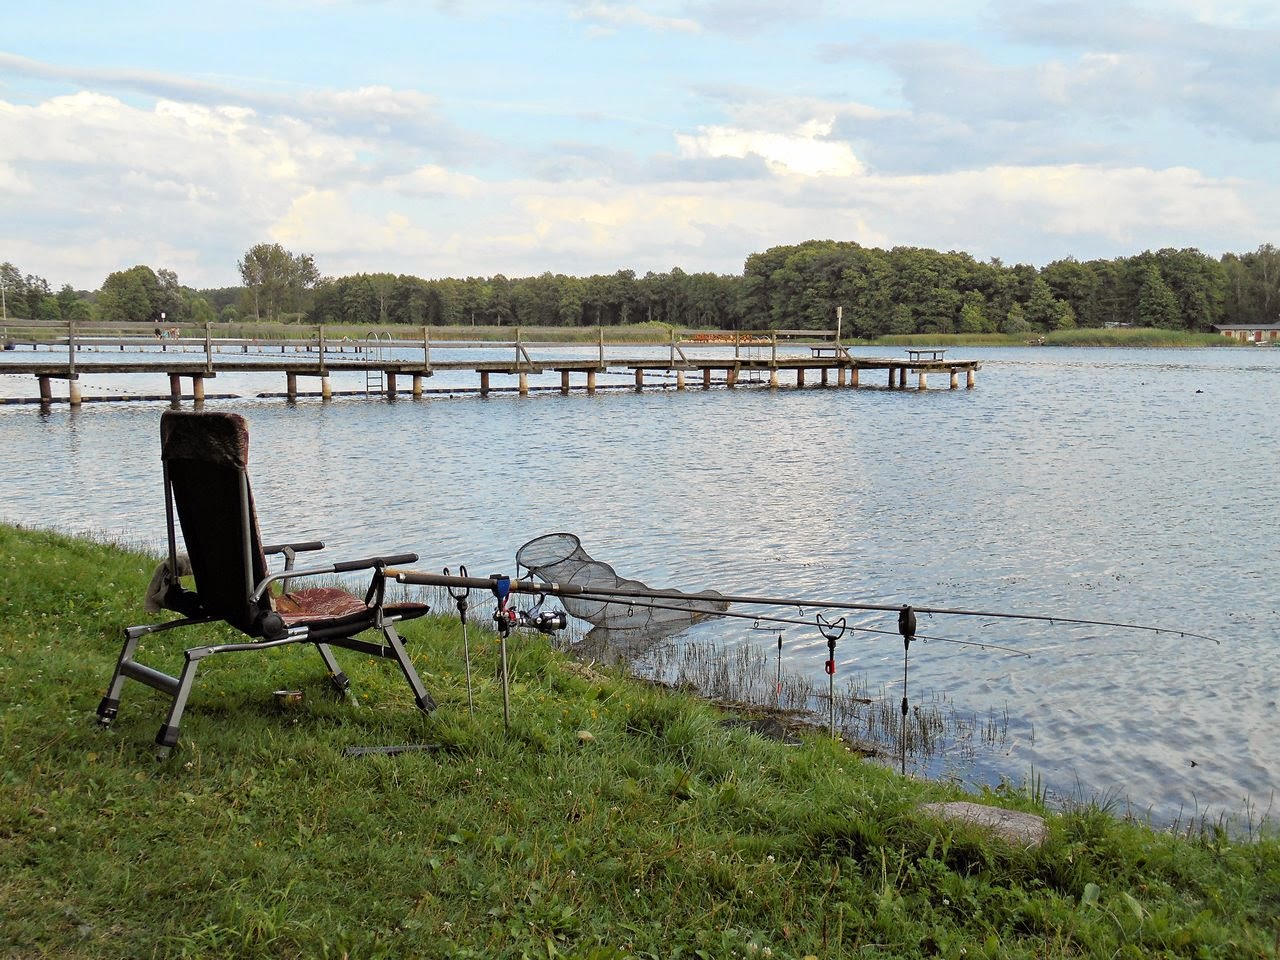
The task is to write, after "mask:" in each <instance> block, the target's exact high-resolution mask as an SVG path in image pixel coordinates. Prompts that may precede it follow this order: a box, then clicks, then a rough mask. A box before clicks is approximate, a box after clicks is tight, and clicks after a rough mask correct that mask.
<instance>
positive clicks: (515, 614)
mask: <svg viewBox="0 0 1280 960" xmlns="http://www.w3.org/2000/svg"><path fill="white" fill-rule="evenodd" d="M496 582H497V586H496V587H495V589H494V596H495V597H497V599H498V609H496V610H494V611H493V620H494V625H495V626H496V627H497V629H498V633H499V634H500V635H501V636H503V637H506V636H507V635H508V634H510V633H511V628H512V627H526V628H528V629H531V630H537V631H538V632H539V633H546V634H552V633H555V632H556V631H557V630H563V629H564V628H565V627H567V626H568V625H569V615H568V614H567V613H565V612H564V611H563V610H543V609H542V604H543V603H544V602H545V601H546V599H547V595H546V594H545V593H540V594H538V599H537V602H536V603H534V605H533V606H532V607H529V608H528V609H527V610H520V609H518V608H516V607H515V606H508V603H507V601H508V598H509V596H510V581H509V580H507V579H506V578H505V577H504V578H497V580H496Z"/></svg>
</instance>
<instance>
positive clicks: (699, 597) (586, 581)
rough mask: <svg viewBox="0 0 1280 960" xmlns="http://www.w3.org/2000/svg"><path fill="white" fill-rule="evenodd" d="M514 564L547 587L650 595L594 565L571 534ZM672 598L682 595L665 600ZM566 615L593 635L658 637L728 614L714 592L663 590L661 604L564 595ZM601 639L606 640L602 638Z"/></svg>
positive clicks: (549, 540) (530, 548) (525, 549)
mask: <svg viewBox="0 0 1280 960" xmlns="http://www.w3.org/2000/svg"><path fill="white" fill-rule="evenodd" d="M516 563H517V564H519V565H520V566H521V567H524V568H525V569H526V570H528V571H529V573H530V575H532V576H534V577H537V578H538V579H539V580H543V581H545V582H547V583H559V584H571V585H573V586H575V587H581V588H582V589H583V590H586V591H600V592H602V593H607V592H609V591H614V590H618V589H626V590H652V589H653V588H652V587H650V586H648V585H647V584H644V583H641V582H640V581H639V580H627V579H624V578H622V577H619V576H618V574H617V572H615V571H614V569H613V567H611V566H609V564H607V563H603V562H601V561H600V560H595V559H593V558H592V557H591V555H590V554H588V553H587V552H586V551H585V550H583V549H582V543H581V542H580V541H579V540H578V538H577V537H576V536H574V535H573V534H572V533H549V534H547V535H546V536H542V537H537V538H535V539H533V540H530V541H529V542H528V543H526V544H525V545H524V546H522V547H521V548H520V549H519V550H517V551H516ZM668 593H671V594H678V595H676V596H670V597H669V596H667V594H668ZM560 601H561V603H563V604H564V608H565V610H566V611H567V612H568V613H569V614H570V615H572V616H574V617H577V618H578V619H579V620H585V621H587V622H588V623H590V624H591V625H592V627H593V628H594V629H593V630H592V631H591V632H592V634H597V635H598V633H599V632H603V633H604V634H606V635H608V636H625V637H627V638H628V639H633V638H641V637H643V638H655V637H660V636H665V635H668V634H672V633H678V632H679V631H681V630H683V629H685V628H686V627H688V626H691V625H692V624H694V623H697V622H698V621H699V620H703V619H705V618H707V617H714V616H716V615H717V614H719V613H723V612H724V611H726V610H728V609H729V604H728V602H727V601H725V600H723V599H722V598H721V594H719V593H717V592H716V591H714V590H703V591H701V592H699V593H684V592H682V591H674V590H673V591H667V590H663V596H662V598H661V599H654V600H646V599H619V600H608V599H604V598H602V597H576V596H561V597H560ZM602 639H603V638H602Z"/></svg>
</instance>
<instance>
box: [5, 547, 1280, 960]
mask: <svg viewBox="0 0 1280 960" xmlns="http://www.w3.org/2000/svg"><path fill="white" fill-rule="evenodd" d="M153 564H154V559H153V558H150V557H147V556H144V555H142V554H139V553H135V552H130V551H127V550H123V549H120V548H117V547H113V546H109V545H103V544H97V543H90V542H86V541H82V540H75V539H69V538H65V537H62V536H60V535H56V534H51V533H44V532H38V531H30V530H21V529H15V528H13V527H9V526H3V525H0V689H3V691H4V697H3V699H2V700H0V957H7V958H18V957H22V958H32V957H60V958H62V957H70V958H79V957H152V956H155V957H177V956H189V957H263V958H267V957H271V958H284V957H334V958H338V957H344V956H346V957H352V958H355V957H361V958H373V957H415V956H421V957H427V956H458V957H503V956H511V957H520V956H530V957H533V956H538V957H555V956H574V957H584V958H585V957H599V958H605V957H622V956H648V957H664V958H665V957H698V956H701V957H716V958H718V957H732V956H738V957H763V956H773V957H805V956H815V957H836V956H858V957H886V958H887V957H916V956H943V957H960V956H965V957H1028V958H1030V957H1107V958H1111V957H1135V958H1137V957H1223V958H1240V957H1275V955H1276V953H1275V948H1276V941H1277V927H1276V916H1277V909H1278V908H1280V844H1278V843H1277V840H1276V839H1275V838H1274V837H1270V836H1267V837H1264V838H1262V839H1256V840H1254V841H1252V842H1237V841H1233V840H1231V839H1229V838H1228V837H1227V836H1225V835H1224V833H1223V832H1222V831H1221V830H1220V829H1214V828H1213V827H1212V825H1207V826H1203V827H1202V828H1201V829H1195V830H1191V831H1184V832H1183V833H1181V834H1179V835H1174V834H1171V833H1158V832H1154V831H1152V830H1150V829H1148V828H1145V827H1143V826H1141V825H1139V824H1134V823H1128V822H1122V821H1119V820H1116V819H1113V818H1112V817H1111V816H1109V815H1108V813H1107V812H1106V810H1105V809H1104V808H1103V807H1102V806H1101V805H1097V804H1095V805H1092V806H1082V807H1079V808H1076V809H1072V810H1070V811H1068V812H1065V813H1059V814H1052V815H1050V816H1049V825H1050V837H1049V840H1048V842H1047V843H1046V845H1045V846H1044V847H1043V848H1041V849H1038V850H1023V849H1017V848H1012V847H1008V846H1005V845H1003V844H1001V843H999V842H996V841H994V840H990V839H987V838H984V837H983V836H982V835H980V834H976V833H974V832H972V831H970V830H968V829H964V828H960V827H955V826H943V825H940V824H938V823H936V822H934V821H931V820H929V819H926V818H923V817H921V816H920V815H919V814H918V812H917V810H916V808H917V807H918V805H919V804H920V803H921V802H923V801H926V800H937V799H945V798H949V797H954V796H956V794H955V793H954V791H952V790H951V789H950V788H948V787H945V786H943V785H939V784H932V783H921V782H917V781H913V780H909V779H903V778H900V777H898V776H896V775H894V774H893V773H892V772H890V771H888V770H886V769H884V768H882V767H880V766H877V765H875V764H872V763H868V762H866V761H863V760H860V759H858V758H857V757H856V756H855V755H854V754H852V753H850V752H848V751H846V750H845V749H844V748H843V747H842V746H841V745H840V744H838V743H833V742H831V741H829V740H827V739H826V738H825V737H823V736H821V735H818V734H814V735H813V736H811V737H809V738H807V739H806V740H805V742H804V743H803V745H801V746H799V747H788V746H785V745H783V744H780V743H776V742H773V741H768V740H764V739H761V738H759V737H757V736H755V735H754V734H751V733H749V732H747V731H745V730H744V729H742V728H740V727H733V726H726V725H724V724H723V723H722V722H721V721H722V720H723V719H724V716H723V715H722V714H721V713H719V712H717V711H716V710H715V709H713V708H712V707H711V706H709V705H707V704H705V703H703V702H701V701H698V700H696V699H693V698H691V697H689V696H686V695H682V694H676V693H672V692H669V691H664V690H662V689H658V688H654V687H652V686H648V685H644V684H640V683H637V682H634V681H631V680H628V679H626V678H624V677H621V676H616V675H612V674H607V675H606V674H600V673H598V672H596V671H593V670H590V669H587V668H584V667H582V666H581V665H578V664H575V663H573V662H572V661H569V660H567V659H565V658H564V657H563V656H562V655H560V654H558V653H556V652H555V651H553V650H552V649H551V648H550V647H549V646H548V645H547V643H546V642H545V640H544V638H542V637H538V636H534V637H526V636H518V637H516V638H514V639H513V642H512V647H511V655H512V662H513V668H514V676H515V682H514V687H513V689H512V725H511V731H510V733H509V735H508V734H504V732H503V723H502V712H501V693H500V689H499V686H498V684H497V683H496V682H495V680H494V670H495V660H496V656H495V645H494V643H493V640H492V637H491V636H489V635H487V634H483V633H482V632H481V630H480V628H478V627H477V628H474V629H472V631H471V642H472V650H473V653H474V654H475V661H476V668H475V676H476V693H477V710H476V715H475V717H474V718H473V717H470V716H469V715H468V711H467V701H466V689H465V683H464V680H463V665H462V655H461V646H462V644H461V637H460V634H459V630H458V627H457V625H456V622H453V621H451V620H447V619H445V620H439V621H416V622H414V623H413V624H407V625H405V629H404V634H405V636H406V638H407V640H408V644H409V647H410V649H411V650H412V652H413V654H414V659H415V662H416V663H417V665H418V667H419V669H420V670H421V672H422V674H423V679H424V681H425V682H426V683H427V685H428V687H429V688H430V689H431V690H432V692H433V693H434V695H435V696H436V698H437V699H438V700H439V701H440V707H439V709H438V710H436V711H435V712H434V713H433V714H431V715H429V716H423V715H421V714H420V713H419V712H417V711H416V710H415V709H414V708H413V706H412V702H411V699H410V697H409V691H408V688H407V686H406V685H405V684H404V683H403V681H402V680H401V679H400V678H399V675H398V673H397V672H396V671H395V669H394V667H391V666H389V665H388V664H385V663H377V664H373V663H370V662H368V661H366V660H365V659H364V658H362V657H359V656H356V655H353V654H350V653H348V654H346V656H345V657H343V663H344V666H345V667H346V669H347V671H348V673H349V674H350V675H351V678H352V681H353V690H354V692H355V694H356V698H357V699H356V700H354V701H346V702H339V701H336V700H335V699H333V698H332V696H331V695H330V694H328V693H327V692H326V691H327V683H326V682H325V681H324V677H323V669H322V666H321V663H320V659H319V657H318V656H316V655H315V653H314V651H311V650H309V649H304V648H302V647H293V648H284V649H282V650H275V651H264V652H263V653H261V654H256V653H252V654H244V655H228V656H224V657H214V658H211V659H209V660H206V661H205V663H204V665H203V666H202V667H201V673H200V677H199V679H198V681H197V686H196V688H195V692H194V694H193V695H192V697H191V701H190V706H189V709H188V711H187V715H186V718H185V720H184V723H183V728H182V739H181V741H180V743H179V746H178V749H177V750H175V751H174V753H173V754H172V755H171V756H170V758H169V759H168V760H165V761H163V762H157V761H156V760H154V759H153V756H152V749H151V740H152V737H153V736H154V734H155V731H156V729H157V728H158V726H159V725H160V723H161V720H162V718H163V710H164V706H165V704H164V698H162V697H161V696H159V695H158V694H156V693H154V692H153V691H151V690H149V689H148V688H145V687H142V686H140V685H138V684H136V683H133V682H132V681H130V682H128V684H127V685H126V687H125V692H124V697H123V700H122V704H121V708H120V716H119V718H118V720H117V721H116V725H115V727H114V728H113V730H111V731H110V732H106V731H102V730H99V729H97V728H96V727H95V725H94V724H93V723H92V719H93V710H94V708H95V707H96V705H97V702H98V699H99V698H100V697H101V695H102V692H103V689H104V687H105V684H106V682H107V679H108V677H109V675H110V673H111V669H112V666H113V663H114V660H115V656H116V654H117V652H118V649H119V643H120V636H119V633H120V629H121V627H122V626H124V625H126V624H130V623H137V622H145V619H146V618H145V617H144V615H143V613H142V611H141V603H140V598H141V596H142V592H143V589H144V586H145V583H146V581H147V579H148V576H149V573H150V570H151V568H152V566H153ZM181 634H182V631H175V632H173V633H169V634H162V635H160V636H157V637H153V638H150V639H151V642H152V645H153V647H154V649H150V650H148V653H147V657H146V659H148V660H149V661H153V662H156V663H157V665H158V666H162V667H163V666H168V667H169V668H173V667H174V666H176V664H177V662H178V660H179V659H180V648H181V645H183V643H184V641H185V645H192V644H195V643H204V642H207V641H209V640H211V639H213V638H214V637H217V636H220V635H221V633H220V632H219V631H218V630H214V629H212V628H194V629H191V630H188V631H186V634H187V635H186V637H185V638H184V637H182V636H181ZM338 653H339V656H340V657H342V654H343V652H342V651H338ZM280 687H291V688H297V689H301V690H302V691H303V692H304V698H305V699H304V702H303V704H302V705H301V706H300V707H298V708H294V709H285V708H282V707H280V706H278V705H277V704H276V703H275V701H274V699H273V698H272V696H271V691H272V690H274V689H276V688H280ZM583 731H586V732H588V733H589V734H590V737H591V738H590V739H588V738H586V737H584V736H583V734H582V732H583ZM428 742H429V743H434V744H438V745H439V750H438V751H436V752H433V753H406V754H401V755H399V756H366V757H359V758H352V757H346V756H344V753H343V751H344V748H346V747H348V746H355V745H377V744H400V743H428ZM983 799H985V800H987V801H988V802H997V803H1001V804H1004V805H1008V806H1013V807H1019V808H1022V809H1028V810H1037V811H1040V808H1039V803H1038V800H1039V798H1038V797H1037V795H1036V791H1035V789H1034V787H1033V786H1030V787H1028V788H1023V789H1008V790H1004V791H999V792H997V794H995V795H991V796H987V797H985V798H983ZM1040 812H1043V811H1040Z"/></svg>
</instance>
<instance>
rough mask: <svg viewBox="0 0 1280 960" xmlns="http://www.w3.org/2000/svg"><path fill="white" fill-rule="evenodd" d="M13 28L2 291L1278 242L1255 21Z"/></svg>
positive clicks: (1272, 154) (1123, 13) (1043, 14)
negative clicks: (792, 257) (267, 254)
mask: <svg viewBox="0 0 1280 960" xmlns="http://www.w3.org/2000/svg"><path fill="white" fill-rule="evenodd" d="M8 6H10V7H12V8H13V9H10V10H7V11H6V12H5V15H4V24H5V29H4V33H3V37H2V38H0V131H2V132H3V133H2V135H0V210H2V211H3V213H2V214H0V261H4V260H8V261H11V262H13V263H14V264H16V265H17V266H18V267H19V268H20V269H21V270H23V271H24V272H28V273H36V274H39V275H41V276H44V277H46V278H47V279H48V280H49V281H50V282H51V283H53V284H54V285H55V286H59V285H61V284H62V283H64V282H69V283H71V284H72V285H74V286H76V287H77V288H86V289H92V288H96V287H97V286H99V285H101V283H102V281H103V279H104V278H105V277H106V275H107V274H108V273H110V272H111V271H114V270H120V269H126V268H128V267H130V266H133V265H134V264H136V263H145V264H148V265H150V266H152V267H154V268H157V269H158V268H160V267H167V268H169V269H172V270H175V271H176V272H177V274H178V277H179V279H180V280H181V281H182V282H183V283H186V284H188V285H191V286H197V287H201V286H222V285H229V284H233V283H237V282H238V274H237V269H236V261H237V260H238V259H239V258H240V257H241V256H242V255H243V253H244V252H245V251H246V250H247V249H248V248H249V247H250V246H252V245H253V244H255V243H258V242H263V241H267V242H279V243H281V244H283V245H284V246H285V247H286V248H288V249H289V250H291V251H293V252H308V253H312V254H314V255H315V257H316V262H317V265H318V266H319V268H320V270H321V271H322V272H323V273H325V274H328V275H334V276H339V275H343V274H348V273H354V272H358V271H380V270H386V271H392V272H404V273H413V274H416V275H418V276H423V277H440V276H475V275H491V274H494V273H504V274H506V275H508V276H525V275H529V274H536V273H541V272H543V271H545V270H550V271H553V272H558V273H570V274H578V275H587V274H591V273H612V272H613V271H615V270H619V269H633V270H636V271H637V272H639V273H644V272H645V271H647V270H658V271H662V270H669V269H670V268H672V267H677V266H678V267H680V268H681V269H683V270H686V271H699V270H714V271H717V272H723V273H738V272H740V271H741V269H742V264H743V261H744V260H745V258H746V257H747V255H748V254H750V253H752V252H755V251H759V250H764V249H766V248H768V247H770V246H775V245H778V244H787V243H798V242H800V241H803V240H806V239H812V238H821V239H826V238H831V239H838V240H853V241H857V242H859V243H862V244H865V245H869V246H882V247H890V246H897V245H914V246H925V247H933V248H937V249H942V250H964V251H967V252H970V253H972V254H973V255H974V256H976V257H978V258H979V259H988V258H992V257H996V258H999V259H1001V260H1002V261H1004V262H1005V263H1016V262H1022V263H1033V264H1036V265H1043V264H1045V263H1048V262H1050V261H1052V260H1055V259H1059V258H1062V257H1068V256H1074V257H1076V258H1078V259H1090V258H1094V257H1107V258H1110V257H1116V256H1123V255H1127V254H1132V253H1137V252H1139V251H1141V250H1145V249H1157V248H1160V247H1168V246H1172V247H1189V246H1191V247H1198V248H1199V249H1201V250H1203V251H1204V252H1206V253H1209V254H1212V255H1215V256H1216V255H1219V254H1221V253H1223V252H1227V251H1235V252H1244V251H1248V250H1253V249H1255V248H1256V247H1258V246H1259V245H1260V244H1262V243H1269V242H1280V204H1278V201H1280V151H1278V150H1277V144H1278V143H1280V55H1277V53H1276V51H1278V50H1280V9H1278V8H1277V7H1276V5H1275V4H1274V3H1273V2H1267V3H1261V2H1256V0H1223V2H1213V0H1162V2H1156V0H1064V2H1052V3H1042V2H1035V0H992V2H977V0H952V2H946V3H943V2H934V0H924V2H918V3H912V2H909V0H900V2H888V0H870V2H861V3H855V2H845V3H837V2H824V0H789V2H787V3H781V2H765V0H669V2H635V3H627V2H616V3H615V2H608V0H542V2H528V3H508V2H501V0H480V2H464V0H439V2H409V0H349V2H344V0H267V2H259V3H247V2H238V0H229V2H220V3H218V4H207V3H201V4H189V3H183V2H175V0H169V2H165V3H156V2H128V3H124V2H94V3H75V2H59V0H47V2H44V3H40V4H10V5H8Z"/></svg>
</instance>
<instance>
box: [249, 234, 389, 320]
mask: <svg viewBox="0 0 1280 960" xmlns="http://www.w3.org/2000/svg"><path fill="white" fill-rule="evenodd" d="M236 266H237V268H239V270H240V279H241V280H242V281H243V282H244V286H245V290H246V291H247V293H248V302H249V304H251V305H252V308H253V316H254V319H255V320H260V319H262V316H263V314H264V313H265V314H266V318H267V319H268V320H279V319H280V318H281V315H282V314H283V313H286V312H290V313H296V312H302V311H303V310H304V299H305V297H306V296H307V294H308V293H309V291H311V290H312V289H313V288H314V287H315V286H316V284H318V283H319V282H320V272H319V271H318V270H317V269H316V265H315V260H314V259H313V258H312V256H311V254H309V253H300V254H296V255H295V254H292V253H290V252H289V251H288V250H286V249H285V248H284V247H282V246H280V244H278V243H258V244H255V245H254V246H252V247H250V248H249V250H248V251H247V252H246V253H245V255H244V258H243V259H241V260H239V261H237V263H236ZM388 276H389V275H388Z"/></svg>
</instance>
